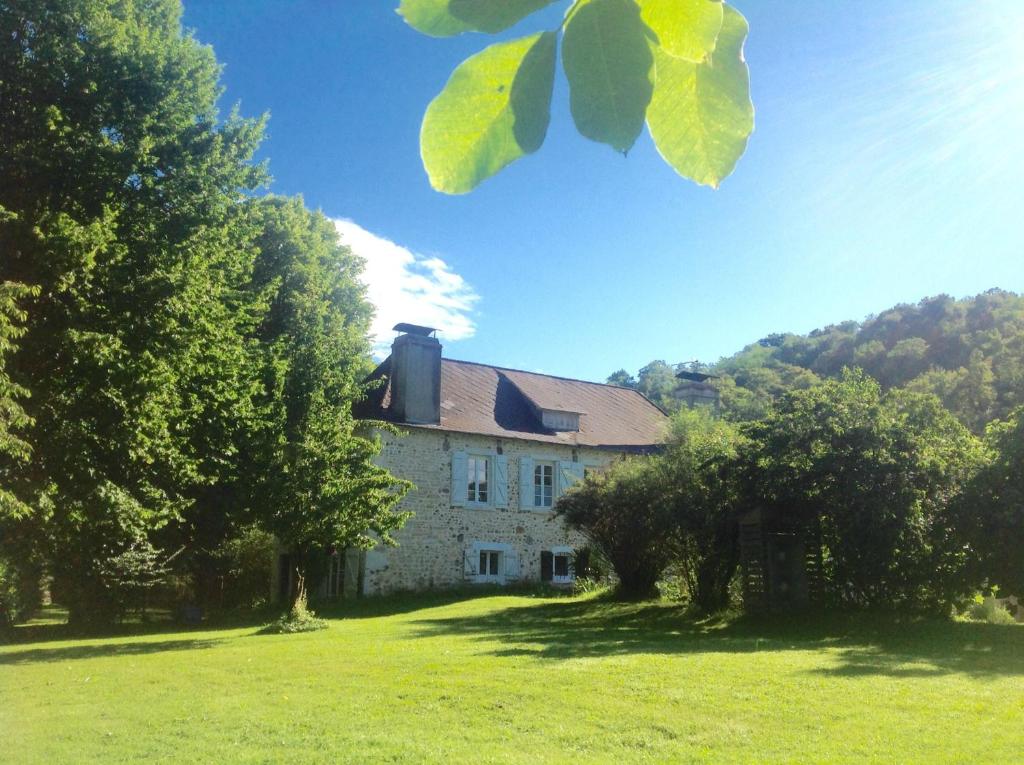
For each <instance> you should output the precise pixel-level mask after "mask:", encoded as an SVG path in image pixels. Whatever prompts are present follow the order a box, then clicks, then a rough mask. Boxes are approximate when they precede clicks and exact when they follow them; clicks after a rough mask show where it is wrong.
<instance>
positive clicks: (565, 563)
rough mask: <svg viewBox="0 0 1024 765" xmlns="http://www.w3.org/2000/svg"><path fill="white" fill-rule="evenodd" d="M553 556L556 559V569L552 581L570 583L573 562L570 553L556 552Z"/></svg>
mask: <svg viewBox="0 0 1024 765" xmlns="http://www.w3.org/2000/svg"><path fill="white" fill-rule="evenodd" d="M552 558H553V559H554V561H553V563H554V566H553V568H554V571H553V572H552V573H553V576H552V577H551V581H552V582H554V583H555V584H569V583H570V582H571V581H572V563H571V561H570V557H569V553H567V552H564V553H555V554H554V555H553V556H552Z"/></svg>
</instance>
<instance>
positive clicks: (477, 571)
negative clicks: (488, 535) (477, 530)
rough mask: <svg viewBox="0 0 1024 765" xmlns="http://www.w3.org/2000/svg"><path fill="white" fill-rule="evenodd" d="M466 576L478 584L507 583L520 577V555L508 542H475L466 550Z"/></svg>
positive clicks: (468, 579)
mask: <svg viewBox="0 0 1024 765" xmlns="http://www.w3.org/2000/svg"><path fill="white" fill-rule="evenodd" d="M465 576H466V580H467V581H469V582H474V583H476V584H486V583H491V584H507V583H508V582H514V581H516V580H517V579H518V578H519V556H518V554H517V552H516V549H515V548H514V547H513V546H512V545H510V544H508V543H506V542H493V541H491V542H487V541H483V542H473V543H472V544H470V545H469V547H468V548H467V549H466V552H465Z"/></svg>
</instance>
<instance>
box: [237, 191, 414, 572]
mask: <svg viewBox="0 0 1024 765" xmlns="http://www.w3.org/2000/svg"><path fill="white" fill-rule="evenodd" d="M250 212H251V214H252V216H253V218H254V220H255V221H256V222H257V224H258V229H259V231H260V235H259V237H258V238H257V240H256V244H257V246H258V252H259V255H258V257H257V261H256V268H255V285H254V286H255V289H256V290H257V291H259V292H263V293H264V294H267V296H268V298H269V304H268V308H267V312H266V313H265V314H264V316H263V320H262V322H261V324H260V326H259V328H258V330H257V332H256V338H257V340H258V342H259V349H260V364H261V379H262V381H263V382H262V390H261V392H260V396H259V399H260V401H261V402H262V410H261V416H260V417H259V419H258V420H257V427H256V428H255V429H254V431H253V432H252V433H251V434H250V437H249V438H250V440H249V441H248V442H247V443H246V444H245V447H244V451H245V453H246V454H247V459H246V460H245V462H244V471H243V474H242V475H243V483H244V485H245V486H246V487H247V492H246V494H245V505H246V507H247V508H249V509H250V511H251V512H252V513H253V515H254V517H255V518H256V519H257V521H258V522H259V523H260V524H261V525H262V526H263V527H264V528H265V529H266V530H267V531H270V532H272V533H274V534H275V535H276V536H277V538H278V539H279V540H280V541H281V542H282V543H283V544H285V545H286V546H288V547H289V548H290V549H292V551H293V552H294V553H295V554H296V555H297V556H299V557H301V556H302V555H303V554H307V555H308V554H311V553H313V552H322V551H323V550H325V549H331V548H338V549H344V548H346V547H353V546H359V547H372V546H373V544H375V543H376V541H378V540H384V541H385V542H390V541H392V537H391V534H392V532H393V531H395V530H396V529H397V528H399V527H400V526H401V525H402V523H403V522H404V521H405V518H406V515H405V514H402V513H395V512H393V507H394V506H395V505H396V504H397V502H398V501H399V500H400V499H401V497H402V495H403V494H404V493H405V491H406V490H407V489H408V487H409V484H408V483H407V482H405V481H401V480H398V479H396V478H394V477H393V476H392V475H391V474H390V473H388V471H386V470H384V469H383V468H379V467H376V466H375V465H373V463H372V461H371V460H372V458H373V457H374V456H376V455H377V454H378V453H379V450H380V443H379V440H378V439H375V438H374V437H372V436H371V435H370V434H369V433H368V432H366V430H367V429H366V427H365V426H360V425H359V424H358V423H357V422H356V421H355V420H354V419H353V416H352V403H353V402H354V401H356V400H358V399H359V398H361V397H362V395H363V394H364V392H365V390H364V384H363V380H364V379H365V377H366V374H367V373H368V372H369V366H368V363H369V340H368V330H369V323H370V318H371V310H370V306H369V304H368V303H367V302H366V299H365V294H364V292H365V288H364V287H363V285H362V284H361V283H360V282H359V281H358V275H359V273H360V271H361V269H362V261H360V260H359V259H358V258H357V257H355V256H354V255H353V254H352V252H351V251H350V250H349V249H348V248H347V247H345V246H343V245H341V244H340V243H339V242H338V239H337V234H336V232H335V229H334V227H333V225H332V224H331V222H330V221H328V220H327V219H326V218H325V217H324V216H323V215H321V214H319V213H311V212H309V211H307V210H306V209H305V208H304V207H303V206H302V204H301V202H300V201H298V200H287V199H277V198H268V199H263V200H260V201H259V202H256V203H254V204H253V205H251V210H250ZM371 533H372V534H373V535H374V536H372V537H371V536H370V534H371ZM303 573H305V572H303Z"/></svg>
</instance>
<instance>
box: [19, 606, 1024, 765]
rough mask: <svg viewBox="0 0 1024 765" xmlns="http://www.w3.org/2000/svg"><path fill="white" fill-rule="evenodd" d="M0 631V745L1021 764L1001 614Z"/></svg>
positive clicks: (1021, 661) (1011, 662) (491, 614)
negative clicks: (901, 620)
mask: <svg viewBox="0 0 1024 765" xmlns="http://www.w3.org/2000/svg"><path fill="white" fill-rule="evenodd" d="M15 639H16V640H17V641H18V642H16V643H13V644H7V645H4V646H0V733H2V735H0V760H2V761H4V762H18V763H34V762H39V763H64V762H85V761H106V762H121V761H125V762H127V761H131V762H138V761H142V760H146V761H171V762H189V763H200V762H217V763H221V762H284V761H288V762H320V761H327V760H334V761H338V762H452V761H456V762H473V763H485V762H522V763H530V764H531V765H535V763H537V762H547V761H551V762H559V763H565V762H619V761H629V762H637V761H650V762H689V761H716V762H858V763H860V762H884V763H892V762H929V763H930V762H963V763H977V762H1021V761H1024V627H1021V626H1008V627H996V626H991V625H985V624H967V623H952V624H950V623H939V622H935V623H920V624H914V625H909V626H906V625H905V626H896V625H893V624H887V623H885V622H879V621H877V620H872V621H871V622H869V623H865V622H863V621H861V622H855V621H852V620H847V621H845V622H837V621H834V620H833V621H828V622H823V621H821V620H816V621H815V620H807V621H797V622H793V621H789V622H786V623H783V622H778V621H776V622H771V623H765V622H760V623H757V622H749V621H744V620H741V621H738V622H733V623H730V624H699V623H695V622H694V621H692V620H689V619H687V618H686V617H685V616H683V615H682V614H681V612H680V610H679V609H678V608H676V607H673V606H671V605H668V604H650V603H648V604H637V605H625V604H615V603H609V602H607V601H602V600H600V599H569V598H540V597H528V596H508V595H495V596H487V597H479V598H475V599H466V600H461V601H459V600H455V599H454V598H452V597H448V598H444V597H440V596H435V597H433V598H430V599H422V598H421V599H418V600H416V599H396V600H378V601H364V602H360V603H356V604H353V605H351V606H349V607H348V608H347V610H343V611H339V612H337V613H335V614H333V616H332V620H331V626H330V629H329V630H327V631H323V632H318V633H309V634H304V635H262V634H258V630H257V629H256V628H255V627H252V626H249V627H244V628H233V629H212V628H203V629H191V630H181V629H178V630H177V631H173V632H172V631H164V632H158V631H155V630H153V629H151V630H150V632H149V634H134V635H131V634H123V635H120V636H115V637H105V638H88V639H75V640H70V639H66V636H65V635H63V633H62V632H61V628H58V627H46V626H36V627H30V628H22V629H21V630H20V634H19V635H18V636H16V638H15Z"/></svg>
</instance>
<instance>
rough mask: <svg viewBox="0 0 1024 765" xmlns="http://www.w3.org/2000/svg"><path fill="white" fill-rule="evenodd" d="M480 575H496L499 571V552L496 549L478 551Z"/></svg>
mask: <svg viewBox="0 0 1024 765" xmlns="http://www.w3.org/2000/svg"><path fill="white" fill-rule="evenodd" d="M477 571H479V572H480V576H498V573H499V572H500V571H501V553H500V552H499V551H498V550H481V551H480V568H478V569H477Z"/></svg>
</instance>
